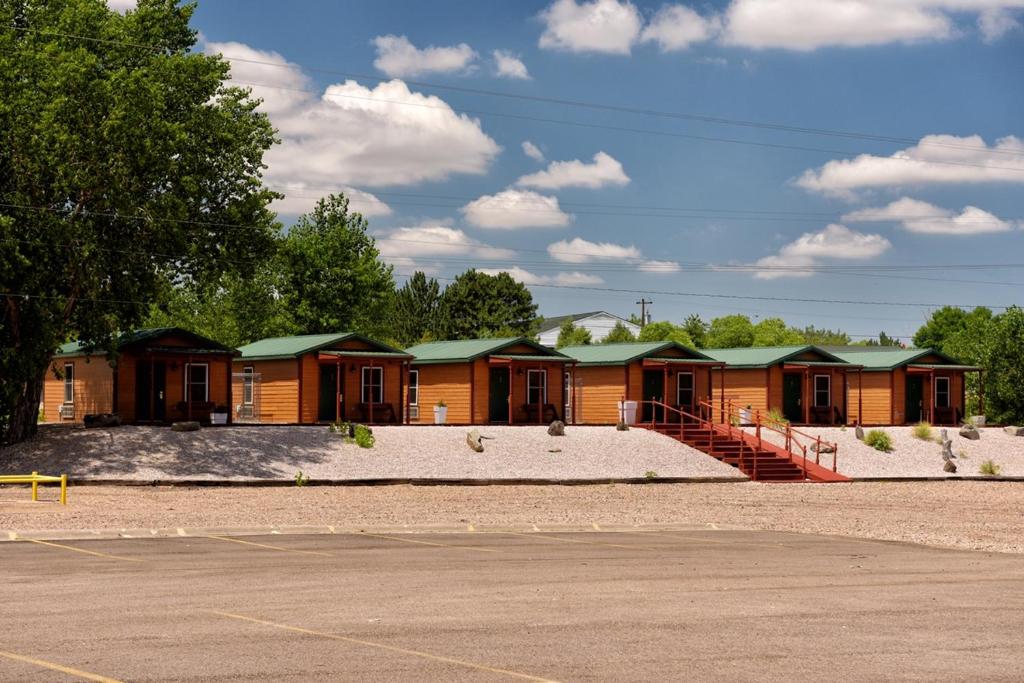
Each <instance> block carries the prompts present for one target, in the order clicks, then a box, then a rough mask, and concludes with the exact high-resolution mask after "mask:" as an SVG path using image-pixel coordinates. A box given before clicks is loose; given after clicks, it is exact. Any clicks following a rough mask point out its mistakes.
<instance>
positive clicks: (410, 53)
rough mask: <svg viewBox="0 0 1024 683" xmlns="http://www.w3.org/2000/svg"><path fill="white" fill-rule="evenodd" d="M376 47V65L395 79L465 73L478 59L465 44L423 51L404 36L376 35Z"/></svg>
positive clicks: (427, 48) (430, 48)
mask: <svg viewBox="0 0 1024 683" xmlns="http://www.w3.org/2000/svg"><path fill="white" fill-rule="evenodd" d="M373 44H374V46H375V47H376V48H377V59H375V60H374V61H373V65H374V66H375V67H377V69H379V70H380V71H383V72H384V73H386V74H387V75H388V76H392V77H409V76H420V75H423V74H429V73H453V72H455V73H458V72H463V71H467V70H468V69H470V68H471V66H472V65H473V62H475V61H476V57H477V55H476V52H475V51H474V50H473V48H471V47H470V46H469V45H466V44H465V43H459V44H458V45H452V46H451V47H434V46H433V45H431V46H430V47H425V48H423V49H420V48H418V47H416V46H415V45H413V44H412V43H411V42H409V39H408V38H406V37H405V36H394V35H387V36H377V37H376V38H374V39H373Z"/></svg>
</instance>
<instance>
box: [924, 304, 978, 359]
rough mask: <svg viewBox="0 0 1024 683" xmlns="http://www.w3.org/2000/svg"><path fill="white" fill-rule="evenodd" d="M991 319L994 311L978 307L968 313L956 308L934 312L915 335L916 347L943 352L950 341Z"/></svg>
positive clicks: (948, 307)
mask: <svg viewBox="0 0 1024 683" xmlns="http://www.w3.org/2000/svg"><path fill="white" fill-rule="evenodd" d="M991 319H992V311H991V310H989V309H988V308H984V307H978V308H975V309H974V310H972V311H970V312H968V311H965V310H964V309H962V308H957V307H956V306H943V307H942V308H940V309H938V310H937V311H934V312H933V313H932V314H931V315H930V316H929V317H928V320H926V321H925V323H924V325H922V326H921V327H920V328H918V330H917V332H915V333H914V346H916V347H917V348H919V349H938V350H940V351H943V350H945V348H946V341H947V340H948V339H950V338H951V337H954V336H955V335H957V334H960V333H962V332H964V331H965V330H969V329H972V328H976V327H978V326H979V325H982V324H984V323H987V322H988V321H990V320H991Z"/></svg>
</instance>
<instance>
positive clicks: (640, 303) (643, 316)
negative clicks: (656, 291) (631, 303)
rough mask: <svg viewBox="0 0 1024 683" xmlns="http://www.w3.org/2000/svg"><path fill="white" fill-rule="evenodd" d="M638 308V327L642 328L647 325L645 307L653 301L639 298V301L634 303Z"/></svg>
mask: <svg viewBox="0 0 1024 683" xmlns="http://www.w3.org/2000/svg"><path fill="white" fill-rule="evenodd" d="M636 303H637V305H638V306H640V327H641V328H643V326H644V325H646V324H647V306H648V305H650V304H653V303H654V302H653V301H648V300H647V299H645V298H643V297H640V301H637V302H636Z"/></svg>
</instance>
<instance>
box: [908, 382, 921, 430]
mask: <svg viewBox="0 0 1024 683" xmlns="http://www.w3.org/2000/svg"><path fill="white" fill-rule="evenodd" d="M906 402H907V405H906V420H904V421H905V422H906V423H907V424H912V423H915V422H920V421H921V415H922V414H923V413H924V377H922V376H921V375H907V397H906Z"/></svg>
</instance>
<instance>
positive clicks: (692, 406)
mask: <svg viewBox="0 0 1024 683" xmlns="http://www.w3.org/2000/svg"><path fill="white" fill-rule="evenodd" d="M561 351H562V353H564V354H565V355H567V356H569V357H570V358H573V359H574V360H575V361H576V367H575V370H573V384H572V387H573V389H574V390H575V409H576V410H575V413H576V418H577V420H578V422H580V423H582V424H615V423H616V422H618V421H619V420H621V419H622V416H620V412H619V402H620V401H623V400H627V401H638V402H642V401H651V400H654V401H660V402H662V403H665V404H667V405H669V406H672V407H674V408H677V409H679V410H681V411H683V412H684V413H688V414H690V415H697V414H698V410H699V404H700V402H701V401H706V400H709V399H710V398H711V384H712V372H713V371H714V370H716V369H719V368H721V366H722V363H721V362H720V361H716V360H714V359H711V358H709V357H708V356H706V355H704V354H703V353H701V352H699V351H696V350H694V349H690V348H687V347H685V346H683V345H682V344H677V343H676V342H635V343H623V344H591V345H584V346H569V347H565V348H563V349H561ZM662 412H663V411H662V409H660V408H658V407H657V406H654V405H653V404H650V403H641V404H640V409H639V410H638V413H637V419H638V420H640V421H642V422H648V421H650V420H651V419H652V418H653V419H654V420H655V421H657V422H661V421H663V420H665V419H667V420H669V421H673V420H677V419H678V414H675V413H672V412H671V411H668V412H669V415H668V417H667V418H665V417H663V416H662Z"/></svg>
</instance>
